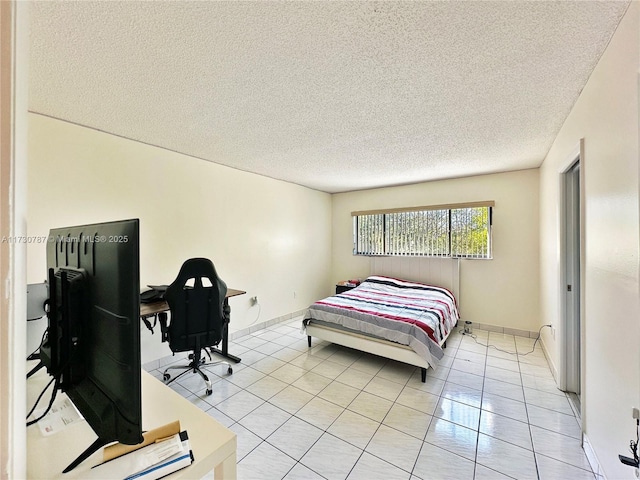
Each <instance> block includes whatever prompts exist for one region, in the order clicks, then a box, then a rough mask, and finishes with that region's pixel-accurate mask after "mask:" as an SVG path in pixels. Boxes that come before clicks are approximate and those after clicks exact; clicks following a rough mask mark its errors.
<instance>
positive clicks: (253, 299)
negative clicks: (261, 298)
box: [251, 295, 258, 305]
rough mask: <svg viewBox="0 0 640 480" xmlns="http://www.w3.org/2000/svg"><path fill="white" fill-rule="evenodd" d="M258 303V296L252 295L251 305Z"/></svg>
mask: <svg viewBox="0 0 640 480" xmlns="http://www.w3.org/2000/svg"><path fill="white" fill-rule="evenodd" d="M257 303H258V296H257V295H256V296H255V297H251V305H256V304H257Z"/></svg>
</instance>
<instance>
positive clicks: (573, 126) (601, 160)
mask: <svg viewBox="0 0 640 480" xmlns="http://www.w3.org/2000/svg"><path fill="white" fill-rule="evenodd" d="M639 16H640V5H639V4H638V3H637V2H633V3H632V4H631V6H630V8H629V10H628V12H627V14H626V16H625V17H624V18H623V20H622V22H621V23H620V25H619V27H618V30H617V32H616V33H615V35H614V37H613V38H612V40H611V42H610V44H609V46H608V48H607V50H606V52H605V53H604V55H603V56H602V58H601V59H600V61H599V63H598V65H597V67H596V68H595V70H594V72H593V74H592V75H591V77H590V79H589V81H588V83H587V85H586V86H585V88H584V90H583V91H582V93H581V95H580V98H579V99H578V101H577V102H576V104H575V106H574V108H573V110H572V111H571V114H570V115H569V117H568V118H567V120H566V122H565V124H564V126H563V127H562V129H561V131H560V133H559V135H558V137H557V138H556V140H555V142H554V144H553V147H552V148H551V150H550V151H549V154H548V156H547V158H546V159H545V161H544V164H543V165H542V168H541V170H540V219H541V226H540V243H541V258H540V271H541V316H542V322H543V323H553V324H554V325H560V298H561V297H560V295H561V292H562V290H563V285H561V284H560V270H559V269H560V247H559V244H560V242H559V238H560V218H559V215H560V211H559V206H560V205H561V201H560V181H559V175H560V170H561V169H562V167H563V166H565V164H566V161H567V158H568V156H569V155H570V153H571V152H572V151H573V150H574V149H575V148H576V146H577V145H578V144H579V142H580V139H581V138H584V158H582V168H583V170H584V171H583V173H584V184H583V187H584V198H585V205H584V208H585V226H584V228H585V238H584V240H585V244H586V251H585V269H584V281H585V285H584V288H585V292H584V295H585V298H584V307H585V311H584V320H583V321H584V342H585V343H584V344H583V353H584V363H583V365H584V368H585V371H584V372H583V385H584V391H583V396H582V411H583V427H584V431H585V433H586V435H587V437H588V439H589V440H590V442H591V444H592V446H593V448H594V450H595V453H596V456H597V457H598V460H599V463H600V465H601V466H602V468H603V471H604V473H605V474H606V476H607V477H608V478H633V476H634V475H633V470H632V469H631V468H630V467H627V466H624V465H622V464H621V463H620V462H619V461H618V457H617V455H618V454H619V453H622V454H626V455H629V440H631V439H635V424H634V423H633V420H632V418H631V407H632V406H638V405H640V388H639V387H640V347H639V341H640V308H639V302H638V293H639V290H638V288H639V285H638V253H639V249H638V243H639V241H640V238H639V232H638V230H639V227H638V71H639V67H640V62H639V61H640V49H639V44H640V42H639V35H640V28H639V23H640V22H639V20H640V18H639ZM543 341H544V343H545V345H546V347H547V351H548V352H549V354H550V359H551V361H552V362H553V364H554V366H556V367H558V366H559V359H560V354H561V346H560V342H559V339H558V337H557V336H556V339H554V338H552V337H551V336H550V335H549V334H548V333H546V332H544V336H543Z"/></svg>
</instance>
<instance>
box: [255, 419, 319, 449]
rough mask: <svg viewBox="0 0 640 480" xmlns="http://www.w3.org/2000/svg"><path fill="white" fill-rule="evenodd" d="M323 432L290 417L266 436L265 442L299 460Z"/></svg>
mask: <svg viewBox="0 0 640 480" xmlns="http://www.w3.org/2000/svg"><path fill="white" fill-rule="evenodd" d="M323 433H324V431H323V430H320V429H319V428H317V427H314V426H313V425H311V424H309V423H307V422H305V421H303V420H300V419H299V418H296V417H292V418H290V419H289V420H287V421H286V422H285V423H284V424H283V425H281V426H280V427H279V428H278V429H277V430H276V431H275V432H273V433H272V434H271V435H270V436H269V437H268V438H267V442H269V443H270V444H271V445H273V446H274V447H276V448H278V449H279V450H282V451H283V452H284V453H286V454H287V455H289V456H290V457H293V458H295V459H296V460H300V459H301V458H302V457H303V456H304V454H305V453H307V452H308V451H309V449H310V448H311V447H312V446H313V444H314V443H316V442H317V441H318V439H319V438H320V437H321V436H322V434H323Z"/></svg>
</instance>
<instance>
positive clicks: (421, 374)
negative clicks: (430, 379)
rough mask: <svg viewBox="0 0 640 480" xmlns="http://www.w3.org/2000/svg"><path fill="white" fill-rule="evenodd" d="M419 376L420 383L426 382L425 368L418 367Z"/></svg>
mask: <svg viewBox="0 0 640 480" xmlns="http://www.w3.org/2000/svg"><path fill="white" fill-rule="evenodd" d="M420 376H421V377H422V383H426V381H427V369H426V368H420Z"/></svg>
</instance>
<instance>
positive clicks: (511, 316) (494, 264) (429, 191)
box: [332, 169, 540, 331]
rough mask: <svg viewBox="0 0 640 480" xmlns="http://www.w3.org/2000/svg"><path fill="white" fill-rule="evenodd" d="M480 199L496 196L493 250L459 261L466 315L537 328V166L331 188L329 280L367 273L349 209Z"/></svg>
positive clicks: (482, 320) (480, 320) (481, 320)
mask: <svg viewBox="0 0 640 480" xmlns="http://www.w3.org/2000/svg"><path fill="white" fill-rule="evenodd" d="M478 200H494V201H495V202H496V206H495V208H494V215H493V257H494V258H493V260H463V261H462V262H461V267H460V290H461V293H460V296H461V302H460V303H461V304H460V309H461V314H462V317H463V319H464V320H471V321H473V322H477V323H484V324H489V325H497V326H503V327H509V328H514V329H520V330H527V331H537V330H538V328H539V327H540V317H539V310H538V304H539V298H538V288H539V267H538V250H539V248H538V241H539V233H538V221H539V220H538V170H537V169H536V170H524V171H519V172H511V173H502V174H495V175H483V176H478V177H468V178H461V179H453V180H444V181H437V182H427V183H421V184H417V185H408V186H401V187H393V188H381V189H374V190H364V191H358V192H350V193H343V194H337V195H334V196H333V268H332V281H333V282H335V281H338V280H344V279H347V278H353V277H363V276H366V275H367V273H368V269H369V259H368V257H361V256H354V255H353V254H352V252H353V226H352V225H353V224H352V217H351V212H352V211H357V210H371V209H377V208H395V207H411V206H421V205H438V204H445V203H460V202H471V201H478Z"/></svg>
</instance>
